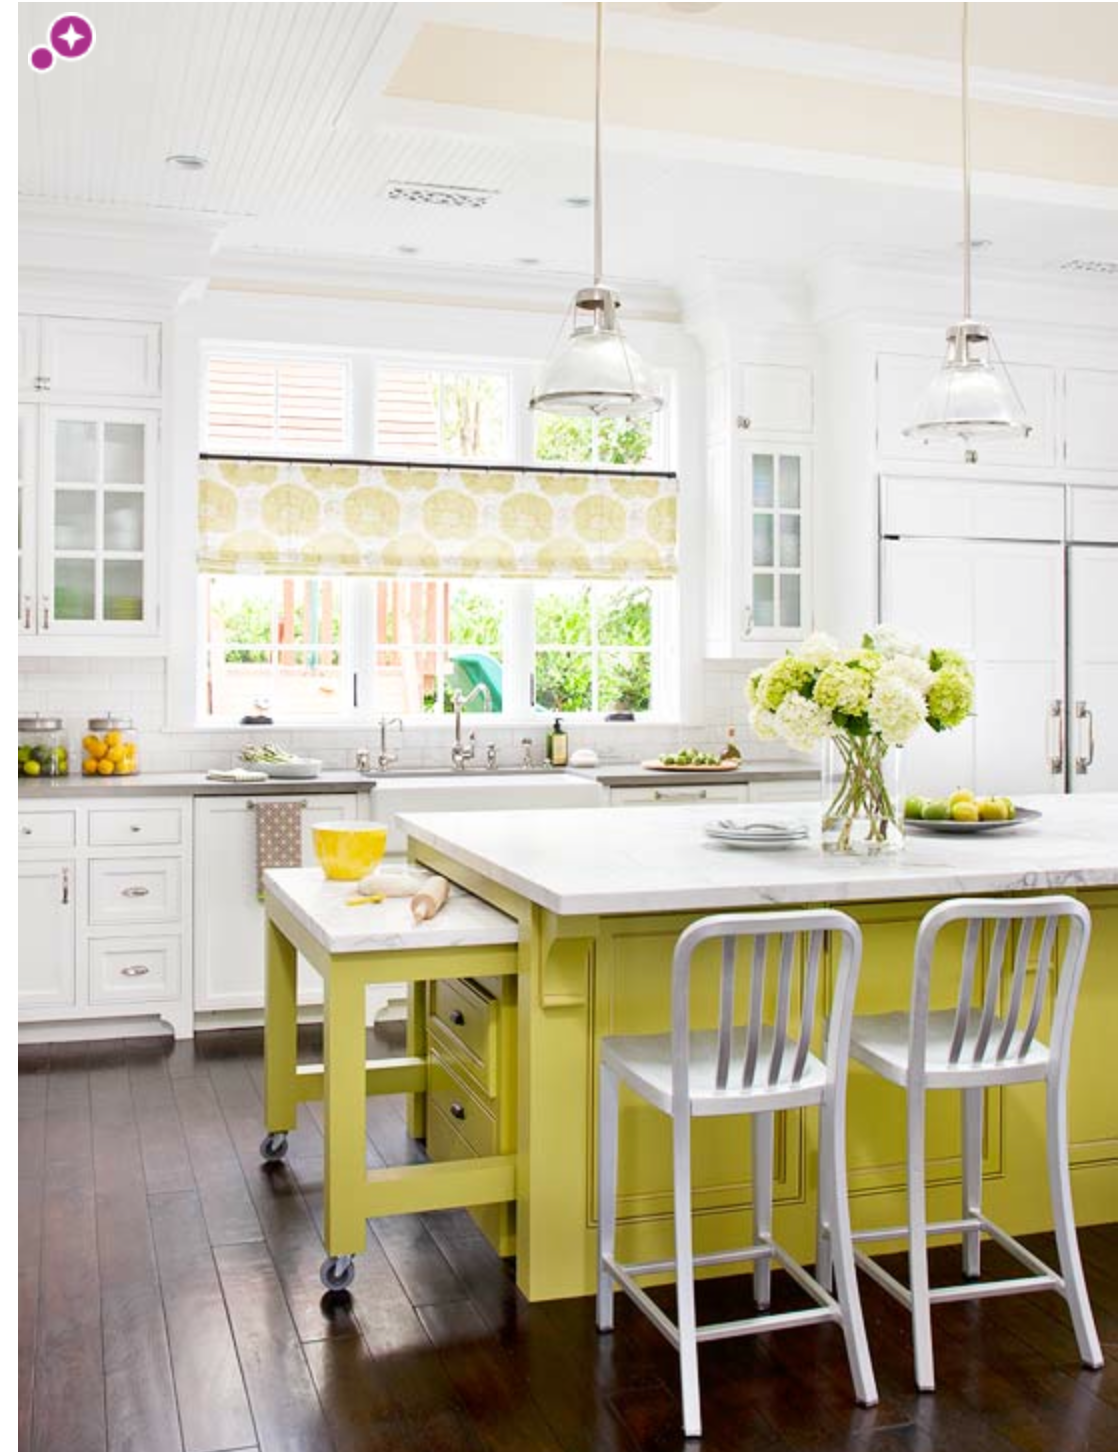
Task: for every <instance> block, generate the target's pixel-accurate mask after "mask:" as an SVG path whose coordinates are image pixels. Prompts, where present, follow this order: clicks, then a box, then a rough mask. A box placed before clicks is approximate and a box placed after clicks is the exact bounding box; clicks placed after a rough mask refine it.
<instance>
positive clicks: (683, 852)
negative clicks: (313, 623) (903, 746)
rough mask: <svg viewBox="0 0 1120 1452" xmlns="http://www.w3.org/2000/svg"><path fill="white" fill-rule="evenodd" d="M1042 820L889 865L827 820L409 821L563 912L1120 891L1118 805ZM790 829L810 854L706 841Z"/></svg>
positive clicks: (916, 850) (915, 844)
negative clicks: (858, 850) (717, 833)
mask: <svg viewBox="0 0 1120 1452" xmlns="http://www.w3.org/2000/svg"><path fill="white" fill-rule="evenodd" d="M1020 804H1021V805H1023V806H1028V807H1035V808H1037V809H1038V810H1039V811H1040V812H1041V813H1042V816H1041V817H1040V818H1039V819H1038V820H1037V821H1031V822H1026V821H1024V822H1023V823H1022V824H1021V825H1019V826H1015V827H1010V828H1007V829H1004V830H1002V831H994V832H984V833H977V834H975V835H972V836H967V837H966V836H956V835H947V834H937V835H932V834H928V833H919V832H917V831H914V832H911V833H908V834H907V838H906V844H905V847H904V849H903V850H902V851H901V852H898V853H894V854H891V855H888V856H884V857H876V858H855V857H846V856H836V855H832V854H829V855H826V854H824V853H823V852H822V851H821V848H820V832H819V812H820V809H819V807H817V806H816V805H814V804H811V803H808V804H807V803H803V802H790V803H768V804H767V805H766V806H765V807H763V806H757V807H750V806H742V807H739V806H734V807H725V808H724V810H723V811H722V812H721V811H720V810H719V809H718V807H714V806H713V805H712V804H711V803H708V804H706V805H700V806H672V807H666V806H654V807H626V808H606V809H604V808H602V807H599V808H582V807H574V808H568V809H566V810H563V811H537V812H500V811H494V812H491V811H487V812H469V813H453V812H426V813H402V814H401V817H400V826H401V828H402V830H403V831H404V832H405V833H407V835H408V837H409V839H410V842H411V843H412V844H413V845H414V846H419V847H423V846H424V845H426V846H429V847H432V848H435V849H437V850H438V851H440V852H442V853H445V854H446V855H447V856H448V857H450V858H452V859H453V860H454V861H456V862H459V863H462V864H463V865H464V866H467V867H470V868H473V869H475V870H476V871H477V872H479V873H481V874H482V875H483V876H484V877H487V878H489V879H490V880H492V881H494V882H497V883H500V884H502V885H503V886H505V887H508V888H511V889H512V890H513V891H514V892H517V893H520V894H521V895H522V896H523V897H526V898H528V899H529V900H530V901H532V902H535V903H538V904H539V905H540V906H541V907H543V908H547V909H549V910H550V911H552V912H554V913H560V914H574V913H586V914H610V913H643V912H671V911H695V910H699V911H707V910H721V909H728V908H747V907H763V906H766V905H768V904H776V905H783V904H796V903H809V902H816V903H842V902H874V901H885V900H892V899H894V900H897V899H903V898H927V897H932V898H945V897H958V896H965V895H968V894H974V893H985V892H1017V891H1031V890H1033V891H1046V890H1050V889H1054V890H1059V889H1065V888H1085V887H1113V886H1115V885H1116V880H1117V843H1116V833H1117V815H1116V795H1115V794H1114V793H1109V794H1104V793H1091V794H1090V793H1086V794H1084V795H1079V796H1042V797H1024V798H1022V799H1021V803H1020ZM720 817H734V818H735V819H736V820H741V819H746V820H752V821H757V820H769V821H774V820H777V819H782V820H789V819H795V820H798V821H801V822H804V823H806V824H807V825H808V827H809V829H810V839H809V841H808V842H807V843H803V844H798V845H796V846H792V847H785V848H777V849H775V848H769V849H767V850H758V849H752V850H743V849H736V848H731V847H727V846H724V845H723V844H721V843H718V842H716V841H713V840H712V839H711V838H708V837H706V836H705V835H704V823H705V822H708V821H711V820H712V819H713V818H720Z"/></svg>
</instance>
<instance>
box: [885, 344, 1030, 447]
mask: <svg viewBox="0 0 1120 1452" xmlns="http://www.w3.org/2000/svg"><path fill="white" fill-rule="evenodd" d="M940 366H941V360H940V358H932V357H915V356H913V355H911V354H901V353H880V354H879V356H878V358H877V359H876V363H875V434H876V444H877V452H878V454H879V457H880V458H881V459H910V460H919V459H920V460H925V461H927V462H928V463H931V464H933V463H954V462H955V463H958V464H959V463H962V462H963V459H964V445H963V443H962V442H961V440H959V439H946V440H938V441H936V442H930V443H924V442H922V440H920V439H911V438H907V437H906V435H905V434H904V433H903V430H904V429H905V428H907V427H908V426H909V424H911V423H912V422H913V419H914V414H915V411H916V408H917V403H918V399H919V398H920V397H921V395H922V394H923V393H924V392H925V390H926V388H927V386H928V384H929V382H930V379H931V378H932V377H933V376H934V374H935V373H936V372H937V370H938V368H939V367H940ZM1008 373H1009V375H1010V377H1011V380H1012V382H1013V383H1014V385H1015V388H1016V391H1017V392H1018V394H1019V397H1020V399H1021V400H1022V403H1023V409H1024V412H1025V413H1026V416H1027V419H1028V421H1029V422H1030V425H1031V432H1030V434H1029V435H1028V436H1027V437H1026V438H1025V439H991V440H987V439H980V440H978V441H977V442H976V443H975V445H974V447H975V450H976V452H977V454H978V455H979V462H980V463H981V464H1001V465H1008V466H1014V467H1018V468H1031V467H1034V468H1049V467H1051V466H1052V465H1053V464H1054V463H1055V462H1056V458H1057V451H1056V444H1055V440H1056V427H1055V394H1056V383H1055V376H1054V370H1053V369H1052V368H1042V367H1039V366H1038V365H1036V364H1032V363H1010V364H1008Z"/></svg>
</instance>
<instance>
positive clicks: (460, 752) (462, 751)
mask: <svg viewBox="0 0 1120 1452" xmlns="http://www.w3.org/2000/svg"><path fill="white" fill-rule="evenodd" d="M476 696H481V697H482V703H483V709H484V710H487V711H492V710H493V709H494V700H493V697H492V696H491V694H490V688H489V686H487V684H486V682H485V681H479V682H478V684H477V685H476V686H473V687H472V688H471V689H470V690H469V691H468V692H467V694H466V695H465V696H464V695H463V693H462V691H456V692H455V694H454V695H453V696H452V697H451V707H452V710H453V711H454V712H455V740H454V742H452V745H451V765H452V766H453V767H454V768H455V769H456V771H464V770H465V769H466V765H467V762H468V761H473V760H474V732H473V731H472V732H471V734H470V737H469V738H468V743H467V745H466V746H464V745H463V707H464V706H469V705H470V703H471V702H472V701H473V700H474V698H475V697H476Z"/></svg>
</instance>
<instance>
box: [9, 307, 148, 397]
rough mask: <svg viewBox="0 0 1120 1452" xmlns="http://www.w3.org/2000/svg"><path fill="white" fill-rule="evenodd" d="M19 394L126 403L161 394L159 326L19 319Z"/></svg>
mask: <svg viewBox="0 0 1120 1452" xmlns="http://www.w3.org/2000/svg"><path fill="white" fill-rule="evenodd" d="M19 387H20V392H21V393H24V394H27V393H33V394H36V395H40V396H41V395H48V396H50V397H51V398H52V399H55V400H57V399H68V400H69V399H73V400H83V401H87V400H88V401H93V402H96V401H99V400H100V401H105V402H108V401H110V400H113V401H117V400H121V401H127V400H131V399H141V398H158V397H159V394H160V325H159V324H158V323H147V322H130V321H125V320H120V319H102V318H55V317H39V318H37V317H31V316H24V317H21V318H20V348H19Z"/></svg>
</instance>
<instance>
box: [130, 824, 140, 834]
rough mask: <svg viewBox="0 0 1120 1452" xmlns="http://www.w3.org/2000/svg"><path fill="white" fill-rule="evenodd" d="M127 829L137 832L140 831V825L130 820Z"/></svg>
mask: <svg viewBox="0 0 1120 1452" xmlns="http://www.w3.org/2000/svg"><path fill="white" fill-rule="evenodd" d="M128 830H129V831H130V832H139V831H140V825H139V823H138V822H130V823H129V827H128Z"/></svg>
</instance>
